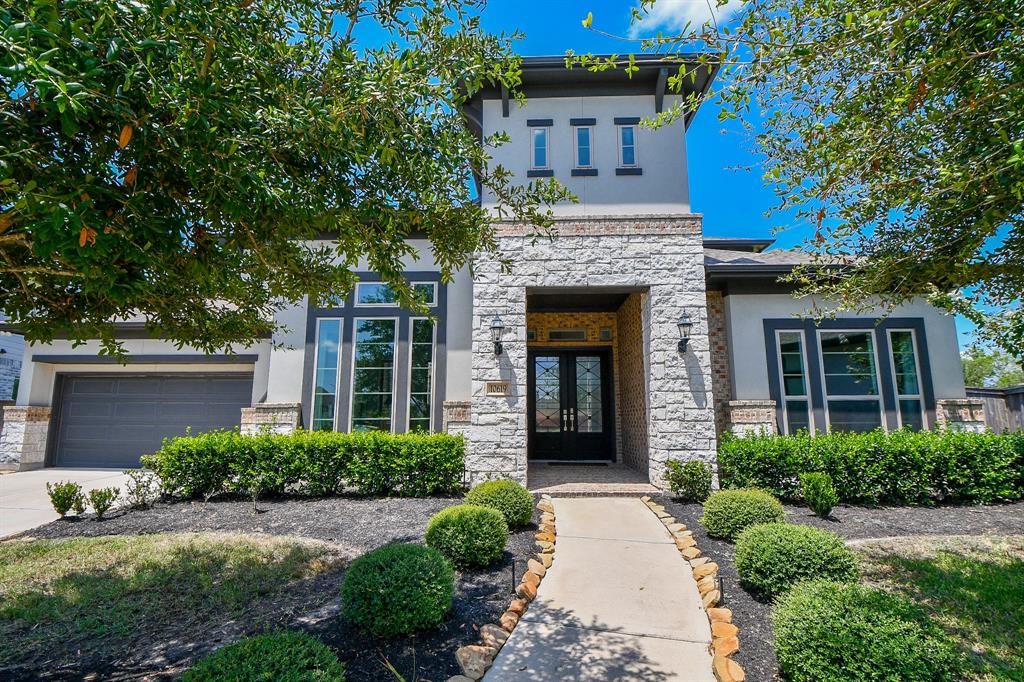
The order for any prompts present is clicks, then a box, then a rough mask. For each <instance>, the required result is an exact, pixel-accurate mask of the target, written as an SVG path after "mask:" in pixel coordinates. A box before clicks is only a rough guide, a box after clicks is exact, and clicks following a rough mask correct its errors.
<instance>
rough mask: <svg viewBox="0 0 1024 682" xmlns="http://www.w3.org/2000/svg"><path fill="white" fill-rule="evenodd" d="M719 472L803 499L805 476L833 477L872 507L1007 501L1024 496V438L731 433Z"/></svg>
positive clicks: (737, 483) (727, 480)
mask: <svg viewBox="0 0 1024 682" xmlns="http://www.w3.org/2000/svg"><path fill="white" fill-rule="evenodd" d="M718 466H719V475H720V476H721V478H722V481H723V482H724V484H725V485H726V486H728V487H732V488H747V487H758V488H763V489H765V490H768V491H770V492H772V493H773V494H775V495H777V496H779V497H781V498H783V499H789V500H799V499H800V494H801V490H800V474H803V473H808V472H812V471H821V472H824V473H827V474H828V475H829V476H831V477H832V481H833V482H834V484H835V488H836V491H837V492H838V493H839V498H840V500H842V501H844V502H859V503H868V504H878V503H883V502H884V503H892V504H925V505H926V504H932V503H935V502H938V501H960V502H986V503H987V502H1000V501H1012V500H1019V499H1021V498H1022V497H1024V433H1021V432H1016V433H1008V434H995V433H969V432H966V431H946V430H943V431H907V430H900V431H892V432H889V433H886V432H884V431H882V430H876V431H872V432H869V433H840V432H836V433H829V434H824V435H819V436H811V435H809V434H807V433H798V434H796V435H792V436H765V435H750V436H745V437H743V438H736V437H731V436H727V437H726V438H724V439H723V441H722V444H721V447H720V448H719V451H718Z"/></svg>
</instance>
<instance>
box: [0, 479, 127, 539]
mask: <svg viewBox="0 0 1024 682" xmlns="http://www.w3.org/2000/svg"><path fill="white" fill-rule="evenodd" d="M58 481H74V482H75V483H78V484H79V485H81V486H82V489H83V490H84V492H89V491H90V490H92V489H93V488H110V487H117V488H120V489H121V493H122V494H123V493H124V482H125V476H124V474H123V473H122V472H121V470H120V469H62V468H57V467H48V468H46V469H36V470H35V471H19V472H17V473H14V474H3V475H2V476H0V538H5V537H7V536H8V535H13V534H14V533H20V532H21V531H23V530H29V529H30V528H35V527H36V526H41V525H43V524H44V523H49V522H50V521H53V520H55V519H58V518H60V517H58V516H57V513H56V512H54V511H53V507H52V506H51V505H50V496H49V495H47V494H46V484H47V482H50V483H56V482H58Z"/></svg>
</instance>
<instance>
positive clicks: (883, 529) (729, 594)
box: [659, 497, 1024, 682]
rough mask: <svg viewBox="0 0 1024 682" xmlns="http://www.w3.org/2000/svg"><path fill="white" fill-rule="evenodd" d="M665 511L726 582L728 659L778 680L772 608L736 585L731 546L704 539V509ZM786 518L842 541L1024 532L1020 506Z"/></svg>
mask: <svg viewBox="0 0 1024 682" xmlns="http://www.w3.org/2000/svg"><path fill="white" fill-rule="evenodd" d="M659 501H660V502H661V503H662V504H664V505H665V509H666V510H667V511H668V513H670V514H672V515H673V516H675V517H676V518H677V519H679V521H680V522H681V523H684V524H686V525H687V527H688V528H689V529H690V530H692V531H693V535H694V539H696V541H697V546H698V547H700V549H701V550H702V551H703V552H704V554H705V556H707V557H709V558H711V560H712V561H714V562H715V563H717V564H718V572H719V575H720V576H722V577H723V578H724V579H725V600H724V602H723V603H722V604H721V606H725V607H727V608H729V609H732V611H733V622H734V623H735V624H736V625H737V626H739V628H740V650H739V652H738V653H736V654H735V655H734V656H733V658H734V659H735V660H736V662H737V663H739V664H740V665H741V666H743V669H744V670H745V671H746V674H747V679H748V680H751V681H754V680H757V681H758V682H762V681H765V682H766V681H768V680H778V679H779V667H778V662H777V661H776V659H775V650H774V648H773V645H772V642H773V639H774V638H773V636H772V627H771V619H770V614H771V605H770V604H769V603H767V602H765V601H762V600H761V599H759V598H757V597H754V596H753V595H751V594H750V593H748V592H747V591H746V590H744V589H743V587H741V586H740V584H739V575H738V574H737V572H736V565H735V562H734V560H733V557H734V555H735V547H734V545H733V544H732V543H731V542H726V541H724V540H716V539H714V538H711V537H708V535H707V533H706V532H705V531H704V526H703V525H701V523H700V517H701V514H702V513H703V508H702V507H701V505H699V504H682V503H680V502H675V501H673V500H672V499H670V498H668V497H665V498H662V499H661V500H659ZM786 520H787V521H789V522H791V523H801V524H805V525H808V526H815V527H817V528H824V529H826V530H830V531H832V532H834V533H837V534H838V535H840V536H841V537H843V538H845V539H847V540H855V541H856V540H863V539H867V538H884V537H897V536H915V535H972V534H983V533H992V534H1004V535H1008V534H1020V533H1022V532H1024V502H1018V503H1015V504H1006V505H992V506H944V507H932V508H926V507H858V506H851V505H840V506H838V507H836V508H835V509H833V510H832V514H831V517H830V518H829V519H821V518H818V517H817V516H815V515H814V514H813V513H812V512H811V511H810V510H809V509H807V508H806V507H796V506H791V505H786Z"/></svg>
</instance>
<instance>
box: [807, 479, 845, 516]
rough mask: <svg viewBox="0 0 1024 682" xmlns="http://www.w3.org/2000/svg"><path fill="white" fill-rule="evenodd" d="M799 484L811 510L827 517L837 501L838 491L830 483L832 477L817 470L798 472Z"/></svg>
mask: <svg viewBox="0 0 1024 682" xmlns="http://www.w3.org/2000/svg"><path fill="white" fill-rule="evenodd" d="M800 486H801V487H802V488H803V493H804V501H805V502H807V506H808V507H810V508H811V511H813V512H814V513H815V514H817V515H818V516H820V517H821V518H823V519H827V518H828V515H829V512H831V511H832V507H834V506H836V503H837V502H839V493H837V492H836V487H835V486H834V485H832V477H831V476H829V475H828V474H823V473H821V472H818V471H814V472H811V473H807V474H800Z"/></svg>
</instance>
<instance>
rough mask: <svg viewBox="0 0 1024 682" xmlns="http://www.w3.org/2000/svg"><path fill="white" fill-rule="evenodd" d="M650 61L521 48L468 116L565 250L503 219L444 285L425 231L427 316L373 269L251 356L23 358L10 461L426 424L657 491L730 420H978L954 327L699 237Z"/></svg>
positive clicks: (675, 138) (754, 425) (490, 449)
mask: <svg viewBox="0 0 1024 682" xmlns="http://www.w3.org/2000/svg"><path fill="white" fill-rule="evenodd" d="M638 66H639V71H638V72H636V73H634V74H633V76H632V78H629V77H627V76H626V74H625V73H624V72H623V71H621V70H614V71H606V72H603V73H592V72H589V71H586V70H583V69H579V68H576V69H566V68H565V66H564V59H563V58H562V57H550V58H548V57H537V58H527V59H526V60H525V63H524V66H523V89H524V91H525V95H526V97H527V98H528V103H527V104H526V105H525V106H520V105H519V104H518V103H516V102H515V101H514V100H510V98H509V95H508V93H507V92H503V91H502V90H501V89H498V88H495V89H489V90H484V91H483V92H480V93H478V94H477V95H476V96H475V98H474V99H473V100H472V101H471V102H470V103H469V105H468V106H467V107H466V109H465V118H466V121H467V125H469V126H470V127H471V128H472V129H473V130H474V131H475V132H476V133H478V134H479V135H480V137H481V139H483V138H484V137H486V136H488V135H490V134H492V133H495V132H498V131H506V132H507V133H508V134H509V136H510V138H511V141H510V142H509V143H507V144H505V145H503V146H501V147H499V148H497V149H496V150H495V152H494V157H495V161H496V162H497V163H500V164H502V165H503V166H505V167H506V168H508V169H509V170H511V171H512V172H514V173H515V174H516V176H517V178H519V179H521V180H522V181H523V182H527V181H529V180H530V179H532V178H543V177H554V178H557V179H558V180H559V181H561V182H562V183H564V184H566V185H567V186H568V187H569V188H570V189H571V190H572V191H573V192H574V193H575V195H576V196H577V197H578V198H579V202H578V203H566V204H564V205H559V206H557V207H556V209H555V212H556V214H557V218H556V220H555V226H554V230H553V234H552V235H551V237H550V238H548V237H541V238H534V236H533V235H532V234H531V231H530V230H529V229H526V228H524V226H523V225H518V224H511V223H502V224H500V225H498V229H499V235H500V236H499V239H498V252H499V253H498V254H483V255H481V256H479V257H478V259H477V261H476V262H475V266H474V268H473V272H472V275H471V274H470V272H469V271H468V270H467V271H464V272H461V273H459V274H458V276H457V277H456V278H455V280H454V281H453V282H451V283H447V284H444V283H442V282H441V281H440V277H439V275H438V273H437V269H436V268H435V267H434V265H433V263H432V261H431V257H430V248H429V243H428V242H427V241H426V240H415V239H414V240H412V242H413V245H414V246H415V247H416V249H417V251H418V253H419V254H420V255H421V258H420V259H419V260H412V259H410V260H409V261H408V263H407V265H408V270H407V272H406V275H407V277H408V279H409V280H410V281H412V282H414V283H415V284H416V286H417V287H418V288H419V289H420V291H422V292H423V294H424V295H425V296H426V297H427V298H428V300H429V301H430V304H431V309H432V311H433V313H434V315H433V319H431V318H428V317H420V316H416V315H413V314H410V313H409V312H408V311H405V310H403V309H402V308H400V307H398V306H397V305H395V303H394V296H393V295H392V292H391V291H390V290H389V288H388V287H387V286H386V285H384V284H382V283H381V282H380V281H379V278H377V277H376V276H375V275H374V273H372V272H360V273H359V274H360V277H361V281H360V282H359V284H358V285H357V287H356V289H355V291H353V292H352V295H351V296H350V297H349V298H348V300H346V301H345V302H344V303H343V304H341V305H339V306H338V307H333V308H312V307H310V306H308V305H305V304H299V305H295V306H292V307H290V308H289V309H287V310H285V311H283V312H281V313H280V314H279V316H278V321H279V322H281V323H283V324H284V325H286V326H287V328H288V331H287V332H286V333H282V334H280V335H279V336H278V337H277V338H274V339H265V340H262V341H260V342H258V343H254V344H253V345H252V346H251V347H250V348H248V349H246V350H245V351H243V352H241V353H240V354H237V355H227V354H223V355H214V356H208V355H203V354H200V353H197V352H195V351H189V350H188V349H184V350H177V349H175V348H174V345H173V344H172V343H170V342H168V341H165V340H161V339H151V338H149V337H148V336H147V335H146V334H145V332H144V330H143V329H142V328H141V326H139V325H131V324H127V325H123V327H122V329H121V336H122V338H123V339H124V344H125V347H126V348H127V350H128V352H129V354H130V362H129V363H128V364H127V365H118V364H114V363H112V362H110V361H109V360H108V359H107V358H103V357H100V356H98V355H96V351H97V349H98V347H97V346H96V345H95V344H86V345H84V346H80V347H78V348H72V347H71V345H70V343H68V342H66V341H59V340H58V341H54V342H53V343H51V344H47V345H38V344H34V345H30V346H28V347H27V348H26V350H25V358H24V364H23V369H22V373H21V381H20V389H19V393H18V399H17V405H16V406H13V407H8V408H7V411H6V419H5V423H4V432H3V437H2V439H0V466H6V467H9V468H12V467H13V468H22V469H25V468H33V467H39V466H44V465H65V466H66V465H74V466H96V467H105V466H111V467H125V466H132V465H135V464H137V462H138V457H139V455H141V454H144V453H147V452H150V451H153V450H155V449H156V448H158V447H159V445H160V441H161V439H162V438H163V437H164V436H167V435H176V434H179V433H182V432H184V430H185V428H186V427H188V426H191V427H192V429H193V430H194V431H201V430H205V429H210V428H217V427H231V426H238V425H241V427H242V429H243V430H246V431H253V430H256V429H259V428H262V427H264V426H267V425H269V426H270V427H271V428H273V429H274V430H276V431H279V432H281V431H290V430H293V429H296V428H305V429H333V430H338V431H350V430H361V429H383V430H389V431H394V432H399V433H401V432H406V431H411V430H415V429H422V430H429V431H451V432H460V433H463V434H465V436H466V438H467V441H468V450H467V461H466V466H467V478H468V479H469V480H471V481H476V480H480V479H483V478H488V477H511V478H515V479H518V480H521V481H523V480H526V479H527V478H528V475H529V471H530V466H531V465H532V464H534V463H550V462H566V461H569V462H588V463H603V462H615V463H620V464H623V465H625V466H627V467H629V468H631V469H634V470H636V471H638V472H641V473H642V474H643V475H644V476H645V477H647V478H649V480H650V481H651V482H652V483H654V484H656V485H662V484H663V471H664V466H665V462H666V460H668V459H670V458H678V459H691V458H699V459H703V460H707V461H713V460H714V458H715V451H716V444H717V442H718V439H719V438H720V436H721V434H722V433H724V432H725V431H726V430H733V431H739V432H745V431H750V430H757V429H767V430H769V431H773V432H775V431H777V432H784V433H785V432H794V431H796V430H798V429H809V430H812V431H815V432H825V431H828V430H830V429H857V430H861V429H872V428H878V427H882V428H886V429H896V428H900V427H909V428H934V427H936V426H938V425H940V424H954V423H955V424H959V425H962V426H964V427H966V428H982V427H983V418H982V417H981V412H980V405H979V404H977V403H976V402H974V401H968V400H966V399H965V393H964V384H963V378H962V372H961V369H960V361H959V353H958V346H957V338H956V332H955V328H954V321H953V319H952V318H951V317H949V316H947V315H944V314H943V313H941V312H940V311H938V310H936V309H934V308H932V307H930V306H929V305H927V304H926V303H924V302H920V301H914V302H910V303H907V304H905V305H903V306H901V307H899V308H898V309H896V310H894V311H891V312H888V313H887V314H883V313H881V312H879V313H878V314H876V315H853V314H848V313H841V314H840V315H839V317H838V318H836V319H826V320H823V321H818V322H816V321H815V320H814V319H811V318H808V317H802V316H801V315H803V314H806V313H809V312H810V311H811V310H812V301H808V300H803V299H798V298H795V297H794V296H793V294H792V289H791V288H790V287H789V286H788V285H786V284H782V283H780V282H779V281H778V278H779V276H780V275H782V274H785V273H786V272H787V271H788V270H789V269H791V268H792V267H793V266H794V265H795V264H797V263H800V262H802V261H804V260H805V259H806V256H805V255H803V254H801V253H799V252H791V251H783V250H774V249H772V248H771V244H772V242H771V240H758V239H711V238H707V237H704V235H703V233H702V229H701V215H699V214H695V213H693V212H692V210H691V204H690V195H689V189H688V180H687V172H688V171H687V169H688V164H687V153H686V134H685V133H686V128H687V127H688V125H689V123H690V121H691V119H692V116H691V117H688V118H686V119H685V120H681V121H679V122H677V123H676V124H673V125H669V126H665V127H662V128H658V129H652V128H650V127H644V126H642V125H641V124H640V122H641V121H642V120H643V119H645V118H649V117H652V116H653V115H655V114H656V113H657V112H658V111H660V110H662V109H663V108H664V107H668V106H670V105H671V104H672V102H673V100H674V98H676V97H678V95H673V94H671V93H668V92H666V91H665V85H666V76H667V74H668V71H667V69H666V68H665V66H664V64H663V63H661V62H659V61H658V60H657V59H642V60H640V61H639V62H638ZM713 77H714V73H713V71H710V70H708V69H701V70H698V72H697V77H696V78H695V79H693V80H690V79H687V81H686V84H685V87H686V88H687V89H688V90H689V91H693V92H695V93H697V94H702V93H704V92H706V90H707V88H708V86H709V84H710V82H711V79H712V78H713ZM481 200H482V201H483V203H484V205H485V206H486V205H490V204H492V203H493V197H490V196H487V195H486V193H485V194H484V195H483V196H482V197H481ZM737 200H742V199H741V198H740V197H737ZM500 258H507V259H508V260H509V261H510V262H511V263H512V268H511V271H507V272H506V271H503V270H502V268H501V267H500V266H499V259H500ZM826 303H827V302H826Z"/></svg>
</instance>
